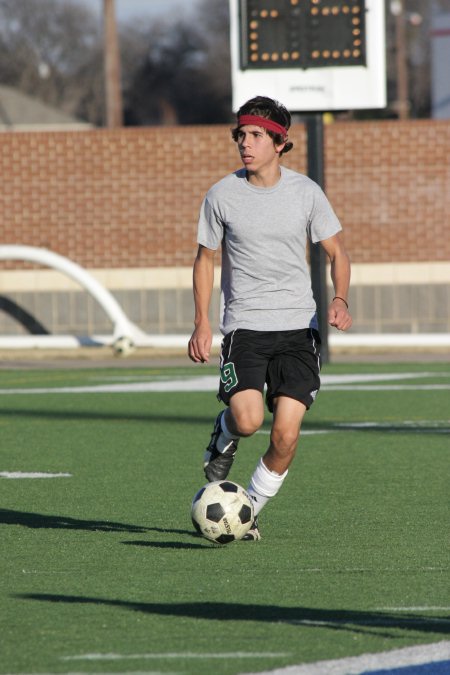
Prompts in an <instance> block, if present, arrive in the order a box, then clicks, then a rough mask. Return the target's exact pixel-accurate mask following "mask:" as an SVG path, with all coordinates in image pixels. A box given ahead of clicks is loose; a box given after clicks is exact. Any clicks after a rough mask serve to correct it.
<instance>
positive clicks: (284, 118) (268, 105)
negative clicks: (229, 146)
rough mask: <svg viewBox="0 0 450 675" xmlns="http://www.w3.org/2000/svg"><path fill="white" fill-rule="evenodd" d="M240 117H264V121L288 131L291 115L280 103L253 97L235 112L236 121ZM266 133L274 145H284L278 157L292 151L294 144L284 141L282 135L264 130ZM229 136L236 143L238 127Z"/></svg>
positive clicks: (271, 99) (266, 97)
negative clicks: (270, 121) (269, 121)
mask: <svg viewBox="0 0 450 675" xmlns="http://www.w3.org/2000/svg"><path fill="white" fill-rule="evenodd" d="M241 115H259V117H265V118H266V119H269V120H272V121H273V122H277V123H278V124H281V125H282V126H283V127H285V129H289V128H290V126H291V114H290V112H289V111H288V110H287V108H285V107H284V105H283V104H282V103H279V102H278V101H275V100H274V99H273V98H269V97H268V96H255V98H251V99H250V100H249V101H247V102H246V103H244V105H242V106H241V107H240V108H239V110H238V111H237V118H238V120H239V117H240V116H241ZM266 133H267V134H268V135H269V136H270V137H271V138H272V140H273V142H274V143H275V145H282V144H283V143H285V145H284V148H283V149H282V150H281V152H280V155H283V154H284V153H286V152H289V150H292V148H293V147H294V144H293V143H291V142H290V141H286V142H285V141H284V137H283V135H282V134H278V133H277V132H276V131H270V130H269V129H267V130H266ZM231 135H232V137H233V140H234V141H236V142H237V140H238V137H239V127H238V126H237V127H236V128H235V129H232V130H231Z"/></svg>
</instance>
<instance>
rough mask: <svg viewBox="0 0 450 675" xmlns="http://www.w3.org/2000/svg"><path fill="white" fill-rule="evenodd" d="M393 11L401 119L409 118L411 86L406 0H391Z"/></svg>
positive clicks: (399, 115) (398, 105) (398, 104)
mask: <svg viewBox="0 0 450 675" xmlns="http://www.w3.org/2000/svg"><path fill="white" fill-rule="evenodd" d="M391 12H392V14H393V15H394V16H395V41H396V69H397V101H396V107H397V114H398V118H399V119H401V120H406V119H408V118H409V87H408V65H407V45H406V20H407V17H406V14H405V0H391Z"/></svg>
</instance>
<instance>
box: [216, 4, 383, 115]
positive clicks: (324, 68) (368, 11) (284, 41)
mask: <svg viewBox="0 0 450 675" xmlns="http://www.w3.org/2000/svg"><path fill="white" fill-rule="evenodd" d="M229 4H230V45H231V74H232V87H233V110H234V111H236V110H238V108H239V107H240V106H241V105H242V104H243V103H244V102H245V101H247V100H248V99H250V98H252V97H253V96H260V95H261V96H270V97H271V98H275V99H277V100H279V101H281V102H282V103H283V104H284V105H285V106H286V107H287V108H288V109H289V110H291V111H292V112H302V111H305V112H306V111H316V112H319V111H322V112H327V111H333V110H356V109H370V108H384V107H386V55H385V15H384V11H385V10H384V4H385V3H384V2H383V0H229Z"/></svg>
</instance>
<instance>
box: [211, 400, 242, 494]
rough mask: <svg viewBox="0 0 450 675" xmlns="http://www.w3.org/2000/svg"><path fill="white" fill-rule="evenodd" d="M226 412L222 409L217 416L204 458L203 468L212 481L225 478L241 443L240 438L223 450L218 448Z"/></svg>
mask: <svg viewBox="0 0 450 675" xmlns="http://www.w3.org/2000/svg"><path fill="white" fill-rule="evenodd" d="M224 413H225V410H222V411H221V412H220V413H219V414H218V415H217V417H216V421H215V422H214V429H213V432H212V434H211V440H210V441H209V444H208V447H207V448H206V452H205V456H204V458H203V470H204V472H205V476H206V478H207V479H208V481H209V482H210V483H212V482H213V481H215V480H224V479H225V478H226V477H227V476H228V474H229V472H230V469H231V465H232V464H233V461H234V456H235V454H236V450H237V446H238V443H239V439H237V440H235V441H230V442H229V443H228V445H227V446H226V448H225V449H224V451H223V452H219V451H218V450H217V440H218V438H219V436H220V434H221V432H222V427H221V426H220V422H221V420H222V415H223V414H224Z"/></svg>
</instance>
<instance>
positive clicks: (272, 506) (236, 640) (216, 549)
mask: <svg viewBox="0 0 450 675" xmlns="http://www.w3.org/2000/svg"><path fill="white" fill-rule="evenodd" d="M213 372H214V371H213V369H210V368H209V369H208V368H206V369H198V370H196V369H194V370H193V369H192V368H186V369H149V368H147V369H145V368H142V369H140V368H129V369H124V368H121V369H116V370H114V369H98V370H92V369H89V370H87V369H86V370H77V371H75V370H69V369H68V370H62V369H61V370H57V371H50V370H49V371H44V370H42V371H33V372H26V371H19V370H17V371H14V370H11V371H4V372H2V373H1V375H0V389H9V390H10V395H9V394H2V395H0V438H1V441H0V474H1V473H2V472H43V473H46V472H47V473H54V474H70V476H60V477H55V478H34V479H31V478H30V479H26V478H22V479H9V478H0V494H1V501H0V535H1V555H0V650H1V658H0V673H11V674H12V673H75V672H77V673H82V672H83V673H84V672H92V673H94V672H103V673H106V672H108V673H114V672H121V673H124V672H141V673H142V672H146V673H150V672H152V673H153V672H159V673H186V674H192V675H194V674H195V675H202V674H205V675H210V674H211V673H213V672H214V673H215V674H216V675H236V674H237V673H245V672H258V671H262V670H268V669H271V668H272V669H273V668H276V667H282V666H284V665H291V664H300V663H308V662H315V661H319V660H322V659H336V658H343V657H349V656H354V655H358V654H363V653H367V652H377V651H384V650H389V649H397V648H400V647H405V646H413V645H418V644H421V643H428V642H437V641H439V640H442V639H444V638H445V637H446V636H448V632H449V630H450V629H449V626H450V623H449V618H448V611H447V612H445V611H443V609H439V608H445V607H446V608H448V607H449V606H450V601H449V597H448V588H449V570H448V546H447V544H448V539H447V535H448V533H447V531H446V528H447V523H448V488H449V485H448V478H447V475H448V451H449V431H450V429H449V424H450V423H449V418H450V415H449V406H448V400H449V390H448V388H443V387H445V386H447V387H448V385H449V383H450V368H449V366H448V365H445V364H389V365H383V364H379V365H370V366H367V365H358V364H355V365H348V366H347V365H346V366H344V365H340V366H328V367H327V368H326V369H325V374H331V375H333V374H334V375H342V374H346V373H347V374H355V373H356V374H358V373H371V374H376V375H386V378H388V377H391V376H392V374H396V375H398V379H395V380H391V379H386V380H385V381H383V380H380V381H377V382H376V384H377V385H380V384H381V385H386V386H383V387H382V388H380V389H371V390H367V389H364V388H362V389H356V388H355V386H352V385H348V387H347V386H346V387H347V388H344V389H336V388H333V387H335V385H330V386H329V387H326V386H324V388H323V390H322V391H321V392H320V394H319V396H318V399H317V402H316V404H315V405H314V406H313V408H312V409H311V411H310V412H309V413H308V414H307V416H306V418H305V423H304V427H303V431H304V432H305V433H304V434H303V436H302V438H301V441H300V444H299V450H298V456H297V457H296V459H295V462H294V464H293V466H292V468H291V470H290V473H289V476H288V478H287V480H286V481H285V484H284V485H283V489H282V491H281V492H280V493H279V495H278V496H277V497H276V498H275V499H274V500H272V502H270V503H269V505H268V506H267V507H266V509H265V510H264V511H263V512H262V514H261V517H260V526H261V531H262V535H263V539H262V541H260V542H257V543H249V542H236V543H233V544H231V545H229V546H223V547H220V546H217V545H213V544H211V543H210V542H208V541H206V540H205V539H202V538H200V537H198V536H196V535H195V534H194V531H193V528H192V524H191V521H190V502H191V499H192V497H193V496H194V494H195V493H196V491H197V490H198V488H199V487H200V486H201V485H202V484H203V483H204V482H205V481H204V478H203V474H202V471H201V464H202V453H203V448H204V447H205V445H206V442H207V440H208V438H209V434H210V432H211V428H212V423H213V420H214V418H215V415H216V414H217V412H218V410H219V409H220V406H219V404H218V403H217V401H216V399H215V395H214V393H213V392H169V391H167V392H159V393H157V392H142V393H117V392H116V393H84V394H82V393H63V392H58V391H55V392H53V393H52V392H49V391H47V392H42V393H34V394H30V393H20V391H18V390H20V389H28V388H33V389H36V388H37V389H46V388H50V389H54V388H61V387H77V386H89V387H92V386H96V385H99V384H105V383H120V382H122V383H130V382H131V383H133V382H146V381H162V380H164V381H170V380H171V379H173V378H174V379H180V378H181V379H183V378H185V379H186V378H191V377H193V376H195V375H198V376H202V375H205V374H207V375H210V374H212V373H213ZM425 372H426V373H427V375H426V376H424V375H423V373H425ZM404 373H412V374H415V375H414V377H411V378H410V379H404V377H403V375H404ZM393 385H394V386H396V385H397V386H398V385H401V386H403V385H408V388H406V389H405V388H401V389H398V388H397V389H396V388H391V387H392V386H393ZM424 385H426V388H425V387H424ZM336 386H337V385H336ZM269 428H270V418H269V417H267V420H266V423H265V425H264V428H263V429H262V433H258V434H255V435H254V436H253V437H252V438H249V439H245V440H243V441H242V442H241V445H240V448H239V452H238V454H237V458H236V462H235V466H234V467H233V470H232V473H231V474H230V478H232V479H233V480H236V481H237V482H239V483H242V484H243V485H244V486H246V485H247V483H248V480H249V477H250V475H251V473H252V471H253V468H254V466H255V464H256V462H257V460H258V458H259V456H260V455H261V454H262V453H263V452H264V450H265V447H266V445H267V442H268V435H267V434H268V430H269Z"/></svg>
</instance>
